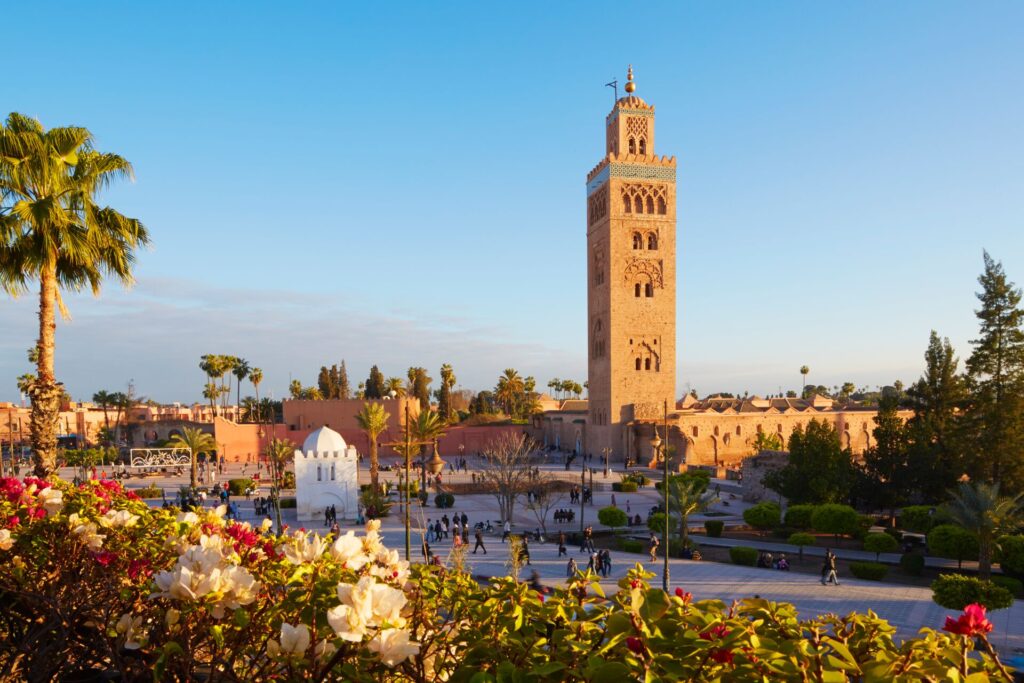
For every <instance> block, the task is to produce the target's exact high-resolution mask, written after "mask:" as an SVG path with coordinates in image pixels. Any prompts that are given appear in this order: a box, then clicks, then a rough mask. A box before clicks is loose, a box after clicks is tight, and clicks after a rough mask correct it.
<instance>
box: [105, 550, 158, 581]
mask: <svg viewBox="0 0 1024 683" xmlns="http://www.w3.org/2000/svg"><path fill="white" fill-rule="evenodd" d="M111 554H113V553H111ZM151 573H152V572H150V570H149V560H132V561H131V562H129V563H128V578H129V579H132V580H135V579H137V578H139V576H148V575H149V574H151Z"/></svg>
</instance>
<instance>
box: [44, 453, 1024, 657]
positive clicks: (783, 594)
mask: <svg viewBox="0 0 1024 683" xmlns="http://www.w3.org/2000/svg"><path fill="white" fill-rule="evenodd" d="M386 461H387V460H386V459H385V462H386ZM595 461H596V459H595ZM472 464H473V463H472V459H470V467H472ZM253 469H254V468H253V467H252V466H249V467H248V468H247V473H248V474H251V472H252V470H253ZM543 469H545V470H548V469H550V470H551V471H552V472H564V467H563V466H560V465H557V464H553V465H547V466H545V467H544V468H543ZM602 470H603V467H595V475H594V483H595V489H598V490H596V491H595V500H594V504H593V505H587V506H585V508H584V511H583V519H584V522H585V523H586V524H594V527H595V528H600V525H598V524H597V510H598V509H600V508H601V507H603V506H606V505H609V504H610V502H611V496H612V492H611V491H603V490H600V489H599V488H598V487H597V486H596V485H597V484H600V483H604V482H606V481H607V482H610V481H614V480H617V479H618V476H617V475H614V474H612V475H611V476H610V477H609V479H608V480H605V479H604V478H603V477H602ZM574 472H575V477H576V479H575V480H576V481H579V479H578V477H579V468H578V467H577V468H576V469H575V470H574ZM241 474H242V473H241V466H239V465H229V466H228V472H226V473H225V475H224V476H223V477H221V478H220V479H221V480H222V481H223V480H226V479H227V478H229V477H237V476H241ZM361 475H362V479H365V480H368V473H367V472H366V471H365V470H363V471H362V472H361ZM62 476H65V477H67V478H68V479H70V478H71V476H73V473H72V472H71V471H70V470H69V471H65V472H62ZM382 476H383V477H384V478H385V479H388V480H395V478H396V477H397V473H396V472H388V473H382ZM458 476H459V480H462V479H465V480H466V481H470V479H471V477H470V475H468V474H464V475H463V474H460V475H458ZM563 476H564V475H563ZM185 482H187V476H186V477H170V478H166V479H160V478H154V479H150V480H138V479H132V480H129V481H128V482H127V483H126V485H127V486H129V487H130V488H138V487H141V486H145V485H147V484H150V483H155V484H156V485H158V486H164V487H166V488H167V494H168V497H169V498H173V495H174V493H173V492H174V491H176V490H177V487H178V486H180V485H181V484H182V483H185ZM587 482H588V484H589V483H590V477H589V475H588V477H587ZM602 488H603V487H602ZM609 488H610V487H609ZM724 489H725V487H724V486H723V490H724ZM614 495H615V496H616V504H617V505H618V506H619V507H620V508H623V509H625V507H626V505H627V501H628V504H629V505H630V510H631V513H632V514H634V515H635V514H640V516H641V517H642V518H646V513H647V511H648V510H649V509H650V507H651V506H653V505H655V504H657V502H658V493H657V491H656V490H655V489H654V487H653V486H651V487H647V488H646V489H644V490H641V491H638V492H636V493H628V494H626V493H616V494H614ZM234 500H236V502H238V503H239V506H240V508H241V509H242V517H243V519H246V518H248V519H250V520H253V521H258V520H255V515H254V514H253V508H252V505H251V503H247V502H246V501H245V500H244V499H239V498H235V499H234ZM729 503H730V505H729V506H728V507H724V506H722V507H720V508H719V510H720V511H721V512H723V513H726V515H728V517H733V516H738V515H741V514H742V510H743V509H745V508H746V507H747V506H746V505H745V504H743V503H741V502H740V501H738V500H735V501H734V500H730V501H729ZM211 504H212V502H211ZM555 507H562V508H570V507H571V509H574V510H575V511H576V520H575V521H574V523H573V524H565V525H555V524H554V523H552V522H551V521H550V519H549V521H548V533H549V535H550V536H552V537H553V536H554V534H556V533H557V530H558V529H559V528H562V529H564V530H565V531H566V532H567V533H568V532H571V531H578V530H579V529H580V506H579V505H575V506H570V505H569V504H568V497H566V498H565V500H564V502H563V503H560V504H559V505H556V506H555ZM444 512H447V513H448V514H449V517H451V515H452V514H453V513H454V512H458V513H459V514H461V513H462V512H465V513H466V514H467V515H468V517H469V520H470V525H471V526H472V525H473V524H475V523H476V522H479V521H484V520H487V519H490V520H492V521H493V523H494V524H495V526H496V527H497V526H498V523H497V520H498V518H499V514H498V508H497V502H496V501H495V499H494V497H493V496H490V495H485V494H480V495H459V496H456V499H455V507H454V508H453V509H452V510H447V511H441V510H438V509H437V508H434V507H432V506H428V507H424V508H421V507H419V505H418V504H416V503H415V502H414V505H413V507H412V509H411V510H410V513H411V514H410V519H411V521H412V527H413V529H412V533H411V536H412V539H411V556H412V559H413V561H419V560H420V559H421V558H422V555H421V552H420V541H421V535H420V534H421V529H423V528H424V523H425V521H426V520H427V519H431V520H436V519H438V518H439V517H440V516H441V514H443V513H444ZM282 515H283V518H284V523H285V524H288V525H290V526H291V527H292V528H295V527H296V526H297V525H298V522H297V521H296V519H295V511H294V510H283V511H282ZM728 517H718V519H728ZM696 519H700V518H696ZM515 521H516V524H515V526H514V531H519V532H522V531H533V530H534V529H535V528H536V527H538V526H540V525H539V523H538V522H537V520H536V519H535V518H534V516H533V513H532V512H531V511H529V510H527V509H525V506H524V505H523V504H522V503H520V504H519V505H518V507H517V509H516V520H515ZM695 521H696V520H695ZM305 526H307V527H308V528H310V529H311V530H316V531H320V532H321V533H323V532H324V531H325V529H324V527H323V523H322V522H319V523H309V522H307V523H305ZM347 528H352V527H351V526H345V527H343V530H344V529H347ZM382 529H383V532H384V536H385V540H386V542H387V544H388V545H389V546H390V547H392V548H396V549H398V550H399V551H402V552H404V544H405V532H404V523H403V513H402V510H401V507H400V506H399V505H395V506H394V508H393V509H392V513H391V515H390V516H389V517H387V518H386V519H384V520H383V524H382ZM627 531H629V530H628V529H623V530H621V532H622V533H625V532H627ZM644 532H646V529H644ZM713 540H722V539H713ZM702 542H703V539H702ZM766 543H770V541H766ZM485 544H486V547H487V551H488V554H487V555H482V554H478V555H473V554H472V553H470V554H468V555H467V568H468V569H469V570H470V571H472V572H473V573H474V574H476V575H483V576H495V575H504V574H506V573H507V572H508V569H507V564H506V563H507V561H508V546H507V545H505V544H502V543H501V541H500V528H499V529H496V533H495V534H494V535H491V536H487V537H486V540H485ZM431 545H432V551H433V553H434V554H436V555H440V556H441V558H442V559H445V558H446V557H447V555H448V553H449V552H450V550H451V542H450V541H447V542H444V541H442V542H440V543H433V544H431ZM778 545H779V546H780V547H781V549H783V550H784V551H791V549H787V547H786V546H785V545H784V544H778ZM472 546H473V534H472V533H471V534H470V546H469V547H470V549H472ZM568 550H569V552H570V555H571V556H572V557H575V558H576V561H577V563H578V564H579V565H580V566H581V567H586V564H587V559H588V556H587V555H586V554H584V553H580V552H579V547H575V548H573V547H569V548H568ZM812 550H813V549H812V548H807V549H806V550H805V552H810V551H812ZM854 552H857V551H854ZM530 553H531V560H532V565H531V566H530V567H526V568H525V569H524V571H523V575H522V578H524V579H525V578H527V577H528V576H529V574H530V572H531V571H532V570H536V571H537V572H538V573H539V574H540V576H541V580H542V581H543V582H545V583H548V584H551V585H560V584H562V583H564V581H565V567H566V558H558V557H557V555H558V551H557V547H556V546H555V544H553V543H550V542H549V543H543V544H538V543H531V544H530ZM646 558H647V556H646V553H644V554H641V555H637V554H630V553H624V552H613V553H612V574H611V576H610V577H609V578H608V579H605V580H603V582H602V584H603V585H604V586H605V588H606V589H608V590H610V591H614V590H615V582H616V581H617V580H618V579H619V578H621V577H623V576H625V574H626V571H627V570H628V569H629V568H630V567H632V566H633V565H634V564H635V563H636V562H637V561H639V560H644V559H646ZM646 566H647V567H648V569H649V570H651V571H654V572H655V573H656V574H657V576H656V577H655V578H654V579H652V582H651V583H652V585H660V582H661V578H660V577H661V571H662V562H661V560H660V558H659V561H658V562H657V563H656V564H654V565H652V564H647V565H646ZM670 567H671V579H672V580H671V587H672V588H673V589H674V588H675V587H677V586H678V587H682V588H683V589H684V590H687V591H690V592H691V593H693V595H694V597H695V598H696V599H698V600H702V599H718V600H723V601H725V602H731V601H732V600H736V599H741V598H745V597H752V596H754V595H759V596H760V597H762V598H765V599H768V600H773V601H784V602H790V603H792V604H794V605H795V606H796V608H797V609H798V610H799V613H800V614H801V615H804V616H812V615H818V614H824V613H827V612H834V613H838V614H845V613H848V612H852V611H858V612H866V611H867V610H869V609H870V610H874V611H875V612H876V613H877V614H878V615H879V616H881V617H883V618H885V619H887V620H888V621H890V623H892V624H893V626H895V627H896V628H897V630H898V636H899V637H908V636H912V635H914V634H915V633H916V632H917V631H918V629H920V628H921V627H924V626H928V627H932V628H941V627H942V624H943V622H944V619H945V617H946V616H947V615H951V614H952V612H951V611H949V610H946V609H944V608H942V607H939V606H938V605H936V604H935V603H933V602H932V600H931V591H930V590H929V589H927V588H919V587H912V586H901V585H893V584H886V583H879V582H874V581H861V580H858V579H852V578H847V577H840V580H841V581H842V584H841V585H840V586H822V585H821V584H820V582H819V580H818V578H817V576H816V575H814V574H801V573H796V572H793V573H790V572H780V571H773V570H766V569H757V568H753V567H741V566H737V565H731V564H723V563H715V562H692V561H688V560H672V561H671V565H670ZM991 620H992V622H993V624H994V625H995V631H994V633H993V638H992V642H993V644H994V645H995V646H996V647H998V648H999V649H1000V651H1001V653H1003V654H1004V655H1011V654H1013V653H1014V652H1015V651H1020V652H1021V653H1024V602H1022V601H1019V600H1018V601H1016V602H1015V603H1014V605H1013V607H1011V608H1010V609H1008V610H1000V611H998V612H995V613H993V614H992V615H991Z"/></svg>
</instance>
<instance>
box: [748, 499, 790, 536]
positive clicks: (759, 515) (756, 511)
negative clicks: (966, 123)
mask: <svg viewBox="0 0 1024 683" xmlns="http://www.w3.org/2000/svg"><path fill="white" fill-rule="evenodd" d="M781 518H782V511H781V510H780V509H779V506H778V505H776V504H775V503H758V504H757V505H755V506H753V507H749V508H747V509H746V510H744V511H743V521H744V522H746V523H747V524H749V525H750V526H752V527H754V528H755V529H760V530H761V531H765V530H767V529H771V528H772V527H774V526H778V525H779V521H780V519H781Z"/></svg>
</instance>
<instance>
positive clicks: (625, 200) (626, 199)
mask: <svg viewBox="0 0 1024 683" xmlns="http://www.w3.org/2000/svg"><path fill="white" fill-rule="evenodd" d="M622 205H623V206H624V207H625V210H626V213H633V200H632V199H631V198H630V196H629V195H628V194H624V195H622Z"/></svg>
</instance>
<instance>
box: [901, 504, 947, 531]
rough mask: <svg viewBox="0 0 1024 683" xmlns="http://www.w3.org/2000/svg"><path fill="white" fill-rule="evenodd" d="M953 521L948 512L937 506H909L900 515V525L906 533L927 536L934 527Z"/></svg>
mask: <svg viewBox="0 0 1024 683" xmlns="http://www.w3.org/2000/svg"><path fill="white" fill-rule="evenodd" d="M951 521H953V520H952V518H951V517H950V516H949V513H948V512H946V511H945V510H944V509H942V508H941V507H939V506H936V505H908V506H907V507H905V508H903V510H902V511H901V512H900V515H899V524H900V526H901V527H902V528H903V530H904V531H913V532H914V533H917V534H926V533H928V532H929V531H931V530H932V527H935V526H938V525H939V524H948V523H949V522H951Z"/></svg>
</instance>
